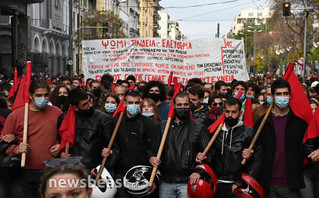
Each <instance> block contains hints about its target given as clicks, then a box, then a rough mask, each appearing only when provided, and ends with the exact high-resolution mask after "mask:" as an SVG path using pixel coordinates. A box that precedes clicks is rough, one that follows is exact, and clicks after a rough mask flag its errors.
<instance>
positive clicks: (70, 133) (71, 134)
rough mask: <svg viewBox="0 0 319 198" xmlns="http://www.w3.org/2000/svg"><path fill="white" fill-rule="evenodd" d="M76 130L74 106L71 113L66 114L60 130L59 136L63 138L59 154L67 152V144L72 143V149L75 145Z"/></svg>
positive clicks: (70, 109)
mask: <svg viewBox="0 0 319 198" xmlns="http://www.w3.org/2000/svg"><path fill="white" fill-rule="evenodd" d="M75 128H76V113H75V111H74V109H73V107H72V106H70V108H69V111H68V112H67V113H66V115H65V117H64V119H63V121H62V124H61V126H60V128H59V134H60V136H61V143H60V149H59V152H60V153H61V152H62V151H64V150H65V146H66V144H67V143H70V148H71V147H72V146H73V144H74V139H75Z"/></svg>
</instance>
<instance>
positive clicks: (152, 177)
mask: <svg viewBox="0 0 319 198" xmlns="http://www.w3.org/2000/svg"><path fill="white" fill-rule="evenodd" d="M171 121H172V118H170V117H169V118H168V119H167V122H166V126H165V130H164V134H163V137H162V140H161V144H160V147H159V149H158V152H157V156H156V157H157V158H158V159H160V158H161V156H162V152H163V149H164V145H165V141H166V137H167V134H168V130H169V126H170V125H171ZM156 171H157V166H154V167H153V171H152V175H151V178H150V182H149V184H148V186H149V187H152V186H153V182H154V179H155V174H156Z"/></svg>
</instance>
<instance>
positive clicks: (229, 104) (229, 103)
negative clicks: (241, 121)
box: [224, 97, 242, 111]
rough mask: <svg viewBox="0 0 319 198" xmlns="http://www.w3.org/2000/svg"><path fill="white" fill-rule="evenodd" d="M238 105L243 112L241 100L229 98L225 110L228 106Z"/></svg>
mask: <svg viewBox="0 0 319 198" xmlns="http://www.w3.org/2000/svg"><path fill="white" fill-rule="evenodd" d="M236 104H238V107H239V111H241V106H242V104H241V102H240V100H239V99H237V98H234V97H230V98H228V99H227V100H226V102H225V106H224V109H225V108H226V105H228V106H234V105H236Z"/></svg>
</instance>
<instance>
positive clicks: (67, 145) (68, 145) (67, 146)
mask: <svg viewBox="0 0 319 198" xmlns="http://www.w3.org/2000/svg"><path fill="white" fill-rule="evenodd" d="M69 150H70V143H69V142H67V143H66V144H65V154H66V155H68V154H69Z"/></svg>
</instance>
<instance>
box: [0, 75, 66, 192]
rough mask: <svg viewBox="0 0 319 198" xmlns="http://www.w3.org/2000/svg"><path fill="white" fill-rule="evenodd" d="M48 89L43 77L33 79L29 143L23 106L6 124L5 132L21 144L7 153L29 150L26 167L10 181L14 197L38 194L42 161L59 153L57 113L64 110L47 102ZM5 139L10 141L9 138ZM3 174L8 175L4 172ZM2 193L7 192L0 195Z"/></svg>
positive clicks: (30, 92)
mask: <svg viewBox="0 0 319 198" xmlns="http://www.w3.org/2000/svg"><path fill="white" fill-rule="evenodd" d="M49 91H50V87H49V85H48V83H47V82H46V81H44V80H35V81H32V83H31V85H30V87H29V98H30V100H31V102H30V106H29V121H28V137H27V140H28V141H27V143H24V142H23V141H22V139H23V128H24V106H23V107H20V108H18V109H16V110H15V111H13V112H12V113H11V114H10V115H9V116H8V118H7V120H6V123H5V125H4V128H3V131H2V136H4V137H7V136H10V137H13V139H11V141H13V140H14V139H16V140H17V141H18V145H16V144H12V145H11V146H10V147H9V148H7V149H6V154H8V155H20V154H22V153H26V163H25V167H24V168H23V169H22V171H21V173H20V175H19V176H18V178H16V179H14V181H13V182H12V185H11V197H12V198H20V197H25V198H29V197H30V198H34V197H39V190H38V189H39V185H40V177H41V174H42V172H43V171H42V170H43V168H44V167H43V165H42V162H43V161H44V160H48V159H52V158H54V157H57V156H58V154H59V148H60V144H58V139H57V137H58V133H57V131H58V129H57V126H58V117H59V116H60V115H61V113H62V111H61V110H60V109H59V108H57V107H55V106H49V105H47V104H48V103H49ZM3 141H6V142H10V140H8V139H7V138H5V139H3ZM1 178H6V177H5V176H4V175H1ZM8 178H10V176H9V177H8ZM6 179H7V178H6ZM8 181H9V180H8ZM8 181H7V182H8ZM0 197H8V196H5V195H4V196H3V195H0Z"/></svg>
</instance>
